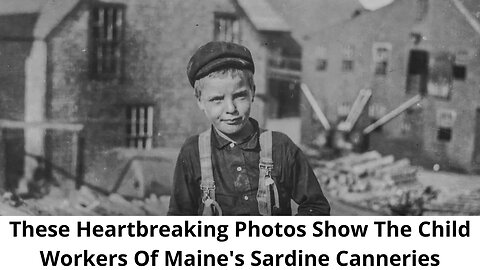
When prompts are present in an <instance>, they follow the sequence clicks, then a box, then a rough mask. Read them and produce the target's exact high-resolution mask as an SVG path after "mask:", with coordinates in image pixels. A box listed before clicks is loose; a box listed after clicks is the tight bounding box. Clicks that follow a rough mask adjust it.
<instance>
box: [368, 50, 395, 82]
mask: <svg viewBox="0 0 480 270" xmlns="http://www.w3.org/2000/svg"><path fill="white" fill-rule="evenodd" d="M379 49H385V55H379V53H378V50H379ZM372 56H373V74H374V75H375V76H377V77H386V76H387V75H388V68H389V66H390V63H391V59H392V44H391V43H389V42H375V43H373V45H372ZM379 64H385V66H382V67H381V68H382V70H383V69H384V72H379V70H380V69H379Z"/></svg>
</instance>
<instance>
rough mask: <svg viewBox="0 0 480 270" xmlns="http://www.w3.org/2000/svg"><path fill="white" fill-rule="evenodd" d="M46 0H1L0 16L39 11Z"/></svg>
mask: <svg viewBox="0 0 480 270" xmlns="http://www.w3.org/2000/svg"><path fill="white" fill-rule="evenodd" d="M45 2H46V0H1V1H0V16H1V15H11V14H26V13H38V12H40V9H41V8H42V6H43V5H44V4H45Z"/></svg>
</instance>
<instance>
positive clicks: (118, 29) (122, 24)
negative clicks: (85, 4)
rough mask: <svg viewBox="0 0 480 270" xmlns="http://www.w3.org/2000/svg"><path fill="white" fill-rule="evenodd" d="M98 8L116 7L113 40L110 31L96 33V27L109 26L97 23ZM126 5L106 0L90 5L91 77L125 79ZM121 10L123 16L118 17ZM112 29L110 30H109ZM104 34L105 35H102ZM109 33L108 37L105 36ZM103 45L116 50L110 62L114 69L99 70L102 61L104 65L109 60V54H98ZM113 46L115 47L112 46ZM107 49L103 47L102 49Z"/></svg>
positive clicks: (97, 78) (95, 78)
mask: <svg viewBox="0 0 480 270" xmlns="http://www.w3.org/2000/svg"><path fill="white" fill-rule="evenodd" d="M98 9H104V10H105V9H114V10H115V12H114V14H116V15H115V21H113V22H111V23H112V24H111V25H112V28H111V29H112V30H111V31H112V33H111V35H112V37H111V38H112V40H108V35H109V34H108V33H107V34H105V33H98V34H96V32H95V28H100V27H101V26H103V28H104V29H105V28H107V27H109V26H105V24H104V23H103V24H97V23H96V21H95V12H97V10H98ZM126 9H127V8H126V5H125V4H121V3H105V2H95V3H93V4H91V6H90V14H89V23H88V25H89V27H88V29H89V30H88V31H89V32H88V34H89V51H90V54H89V73H90V78H91V79H94V80H113V79H120V80H121V79H123V76H124V65H125V45H124V43H125V42H124V41H125V28H126ZM119 10H120V11H121V17H118V16H117V15H118V13H119ZM112 16H113V15H112ZM108 31H110V30H108ZM114 32H115V33H116V39H115V37H114ZM102 35H103V37H101V36H102ZM106 35H107V38H105V37H106ZM101 46H106V47H108V46H111V48H110V49H111V50H115V51H114V52H113V53H112V54H111V55H110V57H111V56H112V55H113V57H114V58H115V59H114V60H110V61H112V62H111V63H110V64H111V65H112V67H111V69H112V70H113V72H112V71H99V70H98V68H97V67H98V66H99V63H100V62H101V65H102V67H103V66H104V65H106V64H105V63H106V62H107V61H108V59H107V56H101V57H99V55H98V50H99V48H100V47H101ZM112 47H113V48H112ZM105 50H107V49H104V48H102V51H105Z"/></svg>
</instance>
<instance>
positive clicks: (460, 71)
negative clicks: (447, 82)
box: [453, 65, 467, 81]
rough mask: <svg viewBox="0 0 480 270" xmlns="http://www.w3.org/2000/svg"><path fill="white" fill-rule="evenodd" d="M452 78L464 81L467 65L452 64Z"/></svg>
mask: <svg viewBox="0 0 480 270" xmlns="http://www.w3.org/2000/svg"><path fill="white" fill-rule="evenodd" d="M453 78H454V79H455V80H458V81H465V79H466V78H467V67H466V66H463V65H454V66H453Z"/></svg>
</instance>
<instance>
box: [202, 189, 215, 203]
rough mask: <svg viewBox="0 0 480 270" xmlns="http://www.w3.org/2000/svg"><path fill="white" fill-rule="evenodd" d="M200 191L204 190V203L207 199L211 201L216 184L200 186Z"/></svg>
mask: <svg viewBox="0 0 480 270" xmlns="http://www.w3.org/2000/svg"><path fill="white" fill-rule="evenodd" d="M200 189H201V190H202V202H203V203H204V202H205V201H206V200H207V199H211V198H213V197H214V196H212V193H214V192H215V184H213V185H210V184H208V185H203V184H200Z"/></svg>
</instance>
